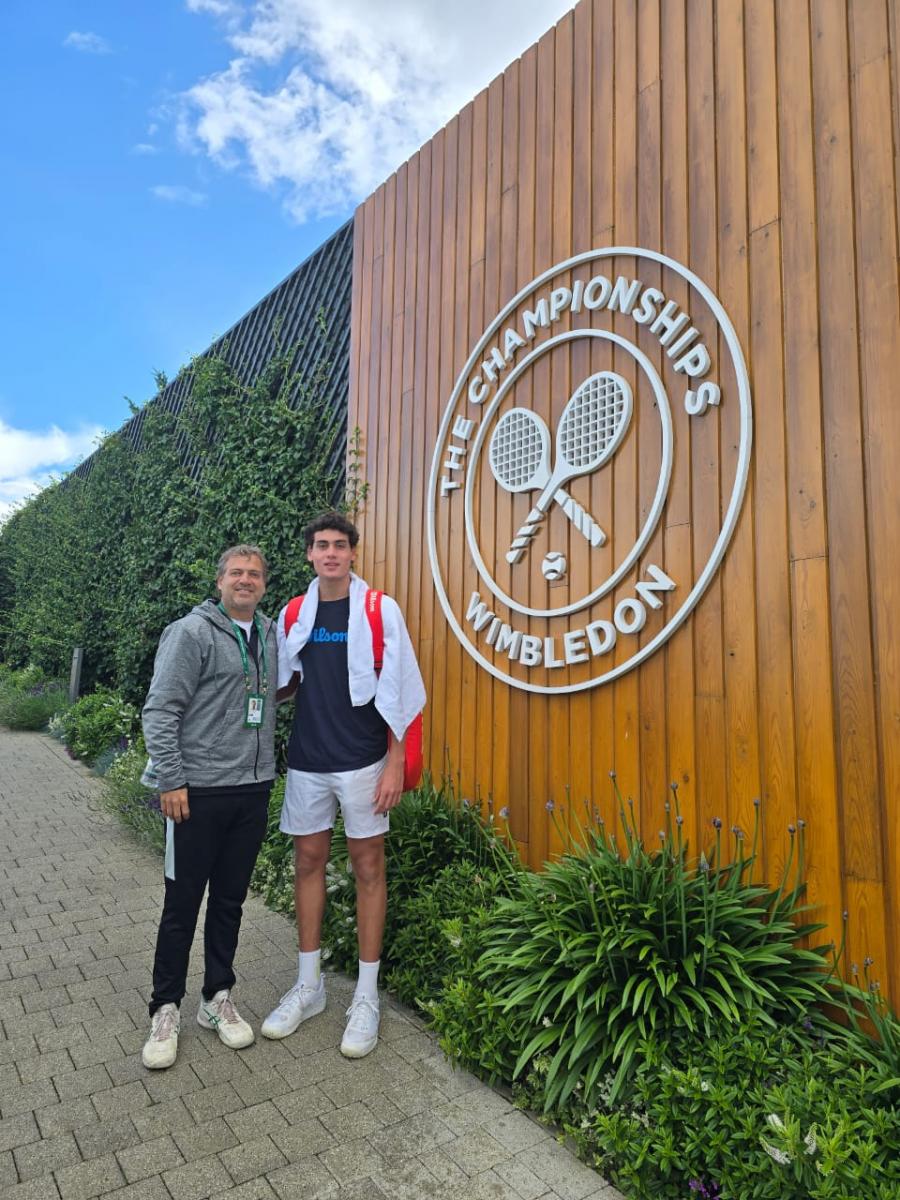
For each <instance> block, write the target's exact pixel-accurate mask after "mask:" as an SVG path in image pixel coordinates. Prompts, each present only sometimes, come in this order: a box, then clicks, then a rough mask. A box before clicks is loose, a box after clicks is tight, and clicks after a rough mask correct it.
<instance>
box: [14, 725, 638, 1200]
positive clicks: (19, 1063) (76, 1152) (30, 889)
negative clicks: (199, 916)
mask: <svg viewBox="0 0 900 1200" xmlns="http://www.w3.org/2000/svg"><path fill="white" fill-rule="evenodd" d="M101 786H102V785H101V784H100V783H99V781H98V780H97V779H95V778H94V777H93V776H92V775H90V774H89V773H88V772H87V771H86V770H85V769H84V768H82V767H79V766H77V765H76V764H73V763H71V762H70V761H69V760H68V758H67V757H66V756H65V753H64V752H63V750H62V748H61V747H60V746H59V745H58V744H57V743H55V742H53V741H52V740H51V739H49V738H47V737H43V736H41V735H37V734H27V733H26V734H21V733H10V732H8V731H5V730H0V1035H2V1040H0V1196H2V1197H4V1200H26V1198H27V1200H56V1198H60V1197H61V1200H82V1198H87V1197H91V1196H101V1195H103V1196H105V1195H111V1196H115V1197H117V1200H195V1198H200V1197H206V1196H215V1197H223V1198H224V1197H226V1196H227V1197H231V1198H232V1200H274V1198H275V1197H278V1198H279V1200H292V1198H294V1197H298V1198H302V1200H316V1198H317V1197H322V1200H325V1198H329V1200H330V1198H332V1197H334V1198H336V1200H337V1198H340V1200H383V1198H385V1197H387V1198H397V1200H430V1198H432V1197H433V1198H439V1200H450V1198H451V1197H452V1198H453V1200H470V1198H471V1200H481V1198H483V1197H484V1198H487V1197H492V1198H495V1200H536V1198H537V1197H546V1200H554V1198H556V1197H558V1198H559V1200H617V1198H618V1195H619V1194H618V1193H617V1192H616V1191H614V1189H612V1188H611V1187H608V1186H607V1185H605V1184H604V1181H603V1180H602V1179H601V1177H600V1176H599V1175H597V1174H595V1173H594V1172H592V1171H590V1170H588V1169H587V1168H586V1167H584V1166H583V1165H582V1164H580V1163H579V1162H578V1161H577V1159H576V1158H574V1157H573V1156H572V1155H571V1154H570V1153H569V1152H568V1151H567V1150H565V1149H563V1148H562V1147H561V1146H559V1145H558V1144H557V1143H556V1142H555V1141H554V1140H553V1138H552V1137H551V1136H550V1135H549V1134H548V1133H547V1131H546V1130H544V1129H543V1128H542V1127H541V1126H539V1125H537V1124H536V1123H534V1122H533V1121H532V1120H530V1119H529V1118H528V1117H526V1116H525V1115H523V1114H522V1113H520V1112H516V1111H515V1110H514V1109H513V1108H512V1107H511V1106H510V1105H509V1103H508V1102H507V1101H506V1100H505V1099H504V1098H503V1097H501V1096H499V1095H498V1094H497V1093H496V1092H494V1091H492V1090H491V1089H490V1088H487V1087H485V1086H484V1085H483V1084H482V1083H480V1082H479V1081H478V1080H476V1079H474V1078H473V1077H472V1076H470V1075H467V1074H465V1073H463V1072H459V1071H453V1070H452V1069H451V1068H450V1067H449V1066H448V1064H447V1062H446V1060H445V1059H444V1058H443V1056H442V1055H441V1053H440V1051H439V1050H438V1048H437V1046H436V1044H435V1042H434V1039H433V1038H432V1037H431V1036H430V1035H429V1034H428V1033H427V1032H425V1031H424V1030H423V1029H422V1028H421V1025H420V1023H419V1022H418V1021H417V1020H416V1019H415V1017H413V1016H411V1015H410V1014H409V1013H408V1012H407V1011H405V1010H403V1009H401V1008H400V1007H399V1006H396V1005H393V1004H391V1003H383V1005H382V1014H383V1016H382V1041H381V1043H380V1044H379V1046H378V1048H377V1050H376V1051H375V1052H374V1053H373V1054H372V1055H370V1056H369V1057H368V1058H366V1059H364V1060H362V1061H359V1062H348V1061H347V1060H346V1059H344V1058H342V1057H341V1055H340V1053H339V1052H338V1043H339V1042H340V1036H341V1032H342V1029H343V1014H344V1009H345V1008H346V1005H347V1003H348V1002H349V999H350V994H351V990H352V988H351V984H350V983H349V981H348V980H347V979H345V978H343V977H342V976H336V975H335V976H330V977H329V980H328V985H329V1001H328V1008H327V1010H326V1012H325V1013H324V1014H323V1015H322V1016H320V1017H317V1018H316V1019H315V1020H313V1021H311V1022H310V1023H309V1024H308V1025H304V1026H303V1027H301V1029H300V1030H299V1031H298V1032H297V1033H296V1034H294V1035H293V1036H292V1037H290V1038H287V1039H286V1040H285V1041H283V1042H267V1041H265V1040H264V1039H261V1038H260V1039H258V1040H257V1041H256V1043H255V1044H254V1045H253V1046H251V1047H249V1048H248V1049H246V1050H242V1051H239V1052H235V1051H233V1050H228V1049H227V1048H226V1047H225V1046H223V1045H222V1044H221V1043H220V1042H219V1040H218V1039H217V1038H216V1037H215V1035H214V1034H212V1033H208V1032H206V1031H205V1030H202V1029H200V1028H199V1027H198V1026H197V1024H196V1022H195V1021H194V1013H195V1009H194V1005H195V1004H196V1003H197V1000H198V997H199V990H200V974H199V971H198V970H197V968H198V967H199V965H200V964H199V963H198V962H197V959H196V957H195V958H194V959H193V960H192V968H193V970H192V973H191V975H190V977H189V980H188V995H187V996H186V997H185V1002H184V1006H183V1010H184V1019H183V1021H182V1036H181V1044H180V1047H179V1055H178V1062H177V1063H176V1065H175V1066H174V1067H172V1068H170V1069H169V1070H168V1071H156V1072H154V1071H147V1070H145V1069H144V1067H143V1066H142V1065H141V1061H140V1049H141V1045H142V1044H143V1041H144V1037H145V1035H146V1031H147V1015H146V1013H147V1009H146V996H147V989H148V985H149V975H150V964H151V955H152V949H153V943H154V939H155V935H156V922H157V919H158V916H159V905H160V902H161V898H162V879H161V863H160V860H159V859H158V858H157V857H156V856H154V855H153V854H152V853H150V852H149V851H147V850H145V849H144V848H143V847H141V846H140V845H138V844H136V843H135V842H134V840H133V839H132V838H131V836H130V835H129V834H128V833H127V831H125V830H123V829H122V828H121V827H120V826H119V825H118V824H117V822H115V821H114V820H113V819H112V818H110V817H108V816H107V815H106V814H104V813H103V812H102V811H101V810H99V809H98V808H97V806H96V803H95V798H96V796H97V794H98V790H99V789H100V787H101ZM237 971H238V985H237V987H236V988H235V999H236V1000H237V1001H238V1003H239V1005H240V1008H241V1011H242V1012H243V1013H244V1014H245V1015H246V1016H247V1017H248V1018H249V1019H250V1020H252V1022H253V1024H254V1026H256V1027H258V1025H259V1021H260V1019H261V1018H262V1016H263V1015H264V1014H265V1013H266V1012H267V1011H268V1009H269V1008H270V1007H271V1005H272V1002H273V1000H275V999H276V998H277V997H278V996H279V995H280V994H281V993H282V992H283V991H285V990H286V989H287V988H288V987H289V986H290V984H291V983H292V982H293V977H294V974H295V972H296V953H295V948H294V931H293V926H292V923H291V922H289V921H287V920H286V919H285V918H284V917H280V916H277V915H276V914H274V913H270V912H269V911H268V910H267V909H266V908H265V907H264V906H263V905H262V904H261V903H260V902H259V901H256V900H251V901H249V902H248V904H247V906H246V909H245V915H244V925H243V935H242V938H241V944H240V950H239V952H238V962H237Z"/></svg>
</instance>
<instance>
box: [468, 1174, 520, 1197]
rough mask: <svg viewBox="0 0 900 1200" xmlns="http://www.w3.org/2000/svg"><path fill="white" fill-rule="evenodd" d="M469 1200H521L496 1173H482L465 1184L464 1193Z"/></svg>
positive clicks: (513, 1189)
mask: <svg viewBox="0 0 900 1200" xmlns="http://www.w3.org/2000/svg"><path fill="white" fill-rule="evenodd" d="M464 1194H465V1195H466V1196H467V1197H469V1198H470V1200H521V1197H520V1196H519V1193H518V1192H517V1191H516V1190H515V1188H513V1187H512V1186H511V1185H510V1184H508V1183H506V1182H505V1180H503V1179H502V1178H501V1177H500V1176H499V1175H498V1174H497V1173H496V1171H483V1172H482V1173H481V1174H480V1175H476V1176H475V1177H474V1178H473V1179H470V1180H469V1182H468V1183H467V1184H466V1189H465V1193H464Z"/></svg>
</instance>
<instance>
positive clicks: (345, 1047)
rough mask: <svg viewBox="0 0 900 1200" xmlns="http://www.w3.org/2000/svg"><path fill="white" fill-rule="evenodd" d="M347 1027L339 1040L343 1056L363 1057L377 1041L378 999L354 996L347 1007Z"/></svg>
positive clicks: (373, 1047)
mask: <svg viewBox="0 0 900 1200" xmlns="http://www.w3.org/2000/svg"><path fill="white" fill-rule="evenodd" d="M347 1017H348V1020H347V1028H346V1029H345V1030H344V1036H343V1039H342V1040H341V1054H343V1056H344V1058H365V1056H366V1055H367V1054H369V1053H370V1052H371V1051H372V1050H374V1049H375V1046H376V1045H377V1043H378V1022H379V1019H380V1012H379V1009H378V1000H377V998H376V999H375V1000H370V999H369V997H368V996H354V997H353V1001H352V1003H351V1004H350V1007H349V1008H348V1009H347Z"/></svg>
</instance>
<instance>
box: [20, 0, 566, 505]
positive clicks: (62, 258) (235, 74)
mask: <svg viewBox="0 0 900 1200" xmlns="http://www.w3.org/2000/svg"><path fill="white" fill-rule="evenodd" d="M570 7H571V0H495V2H494V3H493V4H491V5H490V6H488V11H487V12H486V11H485V6H484V5H483V4H479V3H477V2H474V0H458V3H457V5H456V6H455V7H453V8H450V7H449V6H445V5H443V4H441V3H438V2H437V0H341V3H340V4H339V5H335V3H334V0H145V2H144V3H138V2H134V0H128V2H125V3H123V2H122V0H83V2H82V0H4V3H3V5H2V9H0V179H2V181H3V186H2V187H0V264H2V282H3V286H2V289H0V339H2V351H3V353H2V371H0V514H2V512H3V511H5V509H6V508H7V507H8V505H9V504H10V503H12V502H14V501H15V500H17V499H18V498H19V497H21V496H22V495H26V494H28V493H29V491H32V490H33V489H34V487H35V486H38V485H40V483H41V482H43V481H44V480H45V479H46V478H47V472H48V471H55V472H59V471H60V470H62V469H64V468H66V467H67V466H71V465H72V464H73V462H75V461H77V460H78V458H80V457H81V456H83V454H84V453H87V452H89V451H90V448H91V445H92V444H93V441H94V439H95V438H96V436H97V434H98V432H99V431H100V430H101V429H114V428H116V427H117V426H118V425H120V424H121V423H122V421H124V420H125V419H126V418H127V416H128V406H127V402H126V400H125V397H126V396H128V397H130V398H131V399H133V400H135V401H137V402H142V401H144V400H145V399H146V398H147V397H148V396H149V395H151V394H152V392H153V371H154V370H155V369H160V370H163V371H165V372H167V373H168V374H169V375H172V374H173V373H174V372H175V371H176V370H177V369H178V367H179V366H180V365H181V364H182V363H184V362H185V361H186V360H187V359H189V358H190V356H191V355H192V354H195V353H198V352H200V351H202V350H203V349H205V347H206V346H208V345H209V343H210V342H211V341H212V340H213V339H214V338H215V337H217V336H218V335H219V334H221V333H223V332H224V331H225V330H226V329H227V328H228V327H229V326H230V325H231V324H233V323H234V321H236V320H237V319H238V318H239V317H240V316H241V315H242V313H244V312H245V311H246V309H248V308H249V307H250V306H251V305H252V304H254V303H255V302H256V301H257V300H258V299H260V298H261V297H262V296H263V295H264V294H265V293H266V292H268V291H269V290H270V289H271V288H272V287H273V286H274V285H275V284H276V283H277V282H278V281H279V280H280V279H282V278H283V277H284V276H285V275H287V274H288V273H289V272H290V271H291V270H293V268H294V267H295V266H297V264H298V263H300V262H301V261H302V260H303V259H304V258H305V257H306V256H307V255H308V254H309V253H310V252H311V251H312V250H314V249H315V248H316V247H317V246H318V245H319V244H320V243H321V242H322V241H323V240H324V239H325V238H326V237H327V236H328V235H329V234H330V233H331V232H332V231H333V230H334V229H336V228H337V227H338V226H339V225H340V224H341V223H342V222H343V221H344V220H346V219H347V217H348V216H350V215H351V214H352V212H353V210H354V208H355V206H356V204H357V203H358V202H359V201H360V200H362V199H363V198H364V197H365V196H366V195H368V194H369V192H371V191H372V190H373V189H374V188H375V187H376V186H377V185H378V184H379V183H380V182H381V181H382V180H383V179H384V178H385V177H386V176H387V175H388V174H389V173H390V172H391V171H392V170H394V169H395V168H396V167H397V166H398V165H399V164H400V163H401V162H402V161H404V159H405V158H407V157H408V156H409V154H411V153H412V152H413V151H414V150H415V149H416V148H417V147H418V146H419V145H421V143H422V142H423V141H425V140H426V139H427V138H428V137H430V136H431V134H432V133H433V132H434V131H435V130H436V129H438V128H439V127H440V126H441V125H442V124H444V122H446V121H447V120H448V119H449V118H450V117H451V116H452V115H453V114H454V113H455V112H456V111H458V109H459V108H460V107H461V106H462V105H463V104H464V103H465V102H466V101H467V100H468V99H470V98H471V96H472V95H474V94H475V92H476V91H477V90H478V89H479V88H480V87H482V86H484V85H485V84H486V83H488V82H489V81H490V79H491V78H493V76H494V75H495V74H496V73H497V72H498V71H500V70H502V69H503V68H504V67H505V65H506V64H507V63H508V62H509V61H511V60H512V59H513V58H514V57H515V56H516V55H517V54H520V53H521V52H522V51H523V50H524V49H525V48H527V46H528V45H530V44H531V43H532V42H533V41H534V40H535V39H536V38H537V37H538V36H539V35H540V34H541V33H542V32H543V31H544V29H546V28H549V26H550V25H551V24H552V23H553V22H554V21H555V20H558V19H559V17H560V16H561V15H562V14H563V13H564V12H565V11H566V10H567V9H568V8H570Z"/></svg>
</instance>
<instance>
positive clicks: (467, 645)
mask: <svg viewBox="0 0 900 1200" xmlns="http://www.w3.org/2000/svg"><path fill="white" fill-rule="evenodd" d="M604 258H649V259H650V260H651V261H653V262H657V263H660V264H661V265H662V266H664V267H669V268H670V269H671V270H673V271H675V273H676V274H678V275H680V276H681V278H682V279H684V280H685V281H686V282H687V283H689V284H690V285H691V287H693V288H694V290H695V291H697V292H698V293H699V294H700V295H701V296H702V297H703V299H704V300H705V301H706V304H707V305H708V306H709V308H710V310H711V311H712V313H713V315H714V316H715V318H716V320H717V322H718V324H719V328H720V329H721V330H722V332H723V333H724V334H725V340H726V342H727V343H728V349H729V351H730V353H731V360H732V363H733V365H734V372H735V378H736V382H737V388H738V404H739V407H740V421H741V438H740V446H739V448H738V463H737V471H736V473H735V481H734V487H733V488H732V491H731V498H730V500H729V502H728V508H727V510H726V512H725V520H724V521H723V522H722V528H721V530H720V531H719V536H718V538H717V539H716V543H715V545H714V546H713V549H712V553H711V554H710V557H709V559H708V560H707V563H706V566H705V567H704V568H703V570H702V571H701V573H700V577H699V578H698V580H697V582H696V583H695V584H694V586H693V588H692V589H691V591H690V592H689V593H688V595H687V597H686V598H685V601H684V603H683V604H682V605H681V607H680V608H679V609H678V611H677V612H676V613H675V614H674V616H673V617H672V618H671V620H670V621H669V622H668V623H667V624H666V626H665V628H663V629H661V630H660V631H659V633H658V634H657V635H656V637H654V638H653V639H651V641H649V642H648V643H647V644H646V645H645V646H642V647H641V648H640V650H639V651H638V652H637V654H634V655H632V657H631V658H629V659H628V660H627V662H624V663H620V664H619V665H618V666H617V667H614V668H613V669H612V670H611V671H607V672H606V673H605V674H603V675H598V676H596V678H594V679H588V680H585V681H584V682H583V683H572V684H564V685H562V686H559V687H549V686H546V685H544V684H538V683H529V682H528V681H527V680H525V679H516V678H514V677H513V676H511V675H506V674H504V673H503V672H502V671H501V670H500V669H499V668H498V667H496V666H495V665H494V664H493V663H492V662H490V661H489V660H488V659H486V658H485V657H484V656H483V655H482V654H480V653H479V652H478V650H477V649H476V648H475V647H474V646H473V645H472V643H471V642H470V641H469V639H468V638H467V637H466V635H465V633H464V632H463V630H462V628H461V626H460V624H459V622H458V621H457V619H456V616H455V615H454V613H453V610H452V608H451V607H450V604H449V602H448V600H447V593H446V591H445V589H444V584H443V580H442V578H441V572H440V566H439V563H438V558H437V546H436V544H435V493H436V491H437V484H438V477H439V474H440V469H441V456H442V453H443V445H444V442H445V440H446V437H447V431H448V429H449V428H450V422H451V421H452V419H453V414H454V410H455V408H456V404H457V402H458V400H459V395H460V392H461V391H462V389H463V387H464V386H465V382H466V380H467V379H468V376H469V372H470V371H471V369H472V367H473V366H474V365H475V363H476V362H477V361H478V359H479V358H480V357H481V354H482V352H483V350H484V348H485V346H486V344H487V343H488V341H489V340H490V339H491V338H492V337H493V335H494V333H495V332H496V330H497V329H498V328H499V327H500V325H502V324H503V322H504V321H505V320H506V318H507V317H508V316H509V314H510V313H511V312H513V311H514V309H516V308H517V307H518V306H519V304H521V302H522V301H523V300H524V299H525V297H526V296H528V295H530V294H531V293H532V292H533V291H535V290H536V289H537V288H539V287H540V286H541V285H542V284H544V283H546V282H547V281H548V280H550V279H553V278H554V276H556V275H560V274H561V273H562V272H563V271H569V270H573V269H574V268H575V267H578V266H580V265H581V264H582V263H585V262H592V261H593V260H594V259H604ZM752 444H753V411H752V404H751V399H750V379H749V376H748V374H747V366H746V363H745V362H744V355H743V352H742V350H741V345H740V342H739V341H738V338H737V334H736V333H735V331H734V326H733V325H732V324H731V320H730V319H729V317H728V314H727V313H726V312H725V309H724V308H723V307H722V305H721V303H720V301H719V299H718V297H717V296H716V295H715V293H714V292H713V291H712V290H711V288H709V287H708V286H707V284H705V283H704V282H703V280H702V279H700V277H699V276H698V275H695V274H694V272H693V271H690V270H688V268H687V267H685V266H682V264H681V263H678V262H676V261H675V260H674V259H672V258H669V257H668V256H667V255H665V254H660V253H658V252H657V251H656V250H643V249H641V248H640V247H638V246H609V247H607V248H605V249H603V250H585V251H584V252H583V253H581V254H576V255H573V256H572V257H571V258H567V259H565V260H564V261H563V262H561V263H556V264H555V265H554V266H552V267H549V268H548V269H547V270H546V271H544V272H543V273H542V274H541V275H538V276H537V277H536V278H535V279H533V280H532V281H531V282H530V283H529V284H527V285H526V287H524V288H522V289H521V291H519V292H517V294H516V295H515V296H513V298H512V300H510V301H509V302H508V303H507V305H506V307H505V308H503V309H501V311H500V312H499V313H498V314H497V316H496V317H495V318H494V320H493V321H492V322H491V324H490V325H489V326H488V328H487V329H486V330H485V331H484V333H483V334H482V336H481V339H480V341H479V342H478V344H477V345H476V346H475V348H474V349H473V351H472V353H471V354H470V355H469V357H468V359H467V360H466V363H465V366H464V367H463V369H462V371H461V372H460V374H459V376H458V377H457V381H456V384H455V386H454V388H453V392H452V393H451V396H450V399H449V401H448V402H447V408H446V410H445V412H444V417H443V420H442V421H441V426H440V429H439V430H438V437H437V442H436V444H435V451H434V458H433V460H432V464H431V475H430V478H429V485H428V486H429V491H428V530H427V532H428V557H429V560H430V562H431V574H432V578H433V580H434V586H435V591H436V592H437V594H438V599H439V600H440V602H441V608H442V609H443V610H444V616H445V617H446V618H447V622H448V624H449V625H450V627H451V629H452V630H453V632H454V633H455V634H456V637H457V639H458V640H459V642H460V643H461V644H462V646H463V649H464V650H465V651H466V652H467V653H468V654H470V655H471V656H472V658H474V659H475V661H476V662H478V663H480V664H481V666H482V667H484V669H485V670H486V671H487V672H488V673H489V674H491V675H493V676H494V678H495V679H499V680H501V681H502V682H503V683H507V684H510V685H511V686H512V687H517V688H520V689H521V690H522V691H526V692H536V693H540V694H543V695H550V696H553V695H566V694H570V693H572V692H584V691H587V690H588V689H589V688H594V687H598V686H599V685H600V684H601V683H610V682H611V681H612V680H613V679H617V678H618V677H619V676H621V675H625V674H627V673H628V672H629V671H631V670H633V669H634V668H635V667H637V666H639V665H640V664H641V663H642V662H644V661H645V660H646V659H647V658H649V657H650V655H651V654H653V653H655V651H656V650H658V649H659V647H660V646H662V645H663V644H664V643H665V642H667V641H668V640H669V638H670V637H671V636H672V634H674V633H675V631H676V630H677V629H679V628H680V627H681V626H682V625H683V624H684V622H685V621H686V620H687V618H688V616H689V615H690V613H691V612H692V610H693V609H694V607H695V606H696V604H697V602H698V600H699V599H700V597H701V596H702V595H703V593H704V592H705V591H706V589H707V588H708V587H709V584H710V582H711V580H712V577H713V575H715V573H716V571H717V570H718V568H719V565H720V563H721V561H722V558H723V556H724V554H725V549H726V547H727V545H728V543H729V541H730V540H731V536H732V534H733V533H734V529H735V526H736V525H737V520H738V516H739V515H740V510H741V505H742V503H743V499H744V493H745V491H746V489H747V479H748V476H749V472H750V451H751V448H752Z"/></svg>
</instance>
